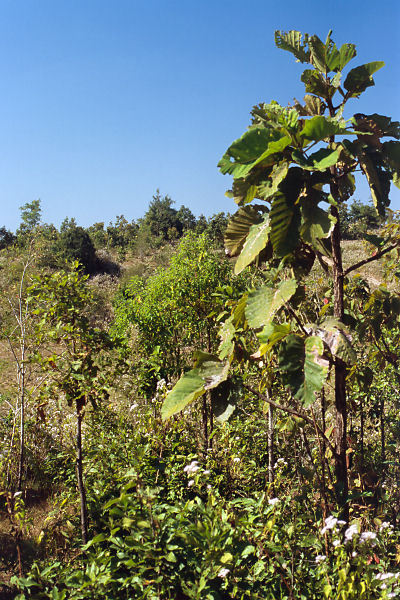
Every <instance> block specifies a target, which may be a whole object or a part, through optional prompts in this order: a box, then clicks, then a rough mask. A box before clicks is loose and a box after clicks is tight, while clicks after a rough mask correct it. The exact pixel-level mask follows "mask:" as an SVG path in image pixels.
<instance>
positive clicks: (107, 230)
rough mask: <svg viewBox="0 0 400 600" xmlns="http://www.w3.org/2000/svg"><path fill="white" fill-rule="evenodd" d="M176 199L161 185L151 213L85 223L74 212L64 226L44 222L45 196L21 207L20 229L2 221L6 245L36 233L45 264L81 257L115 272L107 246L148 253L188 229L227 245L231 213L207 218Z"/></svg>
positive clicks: (120, 252)
mask: <svg viewBox="0 0 400 600" xmlns="http://www.w3.org/2000/svg"><path fill="white" fill-rule="evenodd" d="M173 205H174V201H173V200H172V199H171V198H170V197H169V196H168V195H166V196H162V195H161V194H160V192H159V190H157V192H156V194H155V195H154V196H153V199H152V200H151V202H150V204H149V207H148V210H147V211H146V213H145V215H144V216H143V217H142V218H140V219H137V220H136V221H135V220H132V221H128V220H127V219H126V218H125V217H124V215H119V216H117V217H116V219H115V222H114V223H113V222H110V223H109V224H108V225H105V223H104V222H98V223H94V224H93V225H91V226H90V227H87V228H84V227H81V226H80V225H78V224H77V222H76V220H75V219H74V218H66V219H64V221H63V222H62V223H61V226H60V228H59V229H57V228H56V227H55V226H54V225H52V224H48V223H43V222H42V209H41V204H40V200H33V201H32V202H28V203H27V204H25V205H24V206H22V207H21V223H20V226H19V228H18V229H17V231H16V232H15V233H12V232H11V231H8V230H7V229H6V228H5V227H0V250H2V249H5V248H7V247H10V246H17V247H18V246H20V247H23V246H26V245H27V244H28V243H29V242H30V240H31V239H33V237H35V239H36V243H37V244H39V245H40V246H41V259H40V260H41V263H42V265H43V266H48V267H52V268H58V267H61V266H64V265H65V261H73V260H79V262H80V263H81V264H82V266H83V267H84V269H85V271H86V272H87V273H89V274H92V273H96V272H99V271H102V272H107V271H108V272H113V271H115V269H116V268H117V265H116V264H115V262H113V261H112V260H110V256H107V252H108V253H111V254H112V255H113V256H114V257H116V258H117V259H118V260H124V259H125V258H126V256H127V255H129V254H132V255H142V254H146V253H148V252H150V251H151V250H152V249H154V248H157V247H159V246H161V245H162V244H164V243H166V242H168V241H173V240H177V239H179V238H181V237H182V236H183V235H184V234H185V233H187V232H188V231H195V232H196V233H199V234H200V233H207V235H208V236H209V238H210V239H211V241H212V242H213V243H215V244H216V245H217V246H218V245H220V246H222V244H223V237H224V231H225V229H226V226H227V223H228V220H229V217H230V215H229V214H228V213H224V212H220V213H217V214H214V215H213V216H211V217H208V218H206V217H205V216H204V215H200V216H199V217H196V216H195V215H194V214H193V213H192V211H191V210H190V209H189V208H187V207H186V206H184V205H182V206H181V207H180V208H179V209H176V208H174V206H173Z"/></svg>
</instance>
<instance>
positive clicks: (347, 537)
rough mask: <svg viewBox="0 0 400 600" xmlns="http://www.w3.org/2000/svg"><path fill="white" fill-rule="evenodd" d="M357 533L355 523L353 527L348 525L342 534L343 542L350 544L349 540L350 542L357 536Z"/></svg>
mask: <svg viewBox="0 0 400 600" xmlns="http://www.w3.org/2000/svg"><path fill="white" fill-rule="evenodd" d="M357 533H358V525H357V524H356V523H354V524H353V525H350V527H348V528H347V529H346V531H345V532H344V537H345V541H346V542H350V540H352V539H353V537H354V536H355V535H357Z"/></svg>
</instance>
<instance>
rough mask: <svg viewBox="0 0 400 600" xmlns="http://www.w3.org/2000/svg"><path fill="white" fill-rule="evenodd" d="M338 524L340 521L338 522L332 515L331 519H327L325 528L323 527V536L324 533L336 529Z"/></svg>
mask: <svg viewBox="0 0 400 600" xmlns="http://www.w3.org/2000/svg"><path fill="white" fill-rule="evenodd" d="M337 522H338V520H337V518H336V517H333V516H332V515H330V516H329V517H327V518H326V519H325V527H323V528H322V529H321V533H322V535H323V534H324V533H326V532H327V531H329V530H330V529H334V528H335V527H336V525H337Z"/></svg>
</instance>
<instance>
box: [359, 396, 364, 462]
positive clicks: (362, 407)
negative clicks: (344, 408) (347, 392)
mask: <svg viewBox="0 0 400 600" xmlns="http://www.w3.org/2000/svg"><path fill="white" fill-rule="evenodd" d="M360 410H361V415H360V430H361V431H360V437H361V447H360V459H361V467H360V469H361V473H363V472H364V398H363V397H362V396H361V399H360Z"/></svg>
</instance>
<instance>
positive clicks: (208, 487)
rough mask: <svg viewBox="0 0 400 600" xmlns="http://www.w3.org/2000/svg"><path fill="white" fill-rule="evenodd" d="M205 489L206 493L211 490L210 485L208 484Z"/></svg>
mask: <svg viewBox="0 0 400 600" xmlns="http://www.w3.org/2000/svg"><path fill="white" fill-rule="evenodd" d="M207 489H208V491H210V490H211V485H210V484H209V483H208V484H207Z"/></svg>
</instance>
